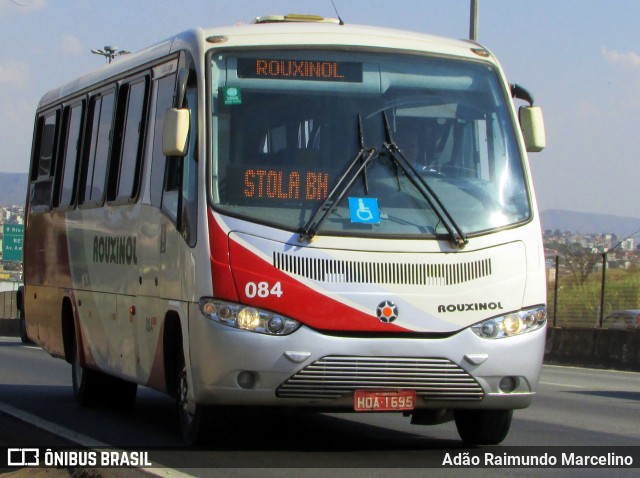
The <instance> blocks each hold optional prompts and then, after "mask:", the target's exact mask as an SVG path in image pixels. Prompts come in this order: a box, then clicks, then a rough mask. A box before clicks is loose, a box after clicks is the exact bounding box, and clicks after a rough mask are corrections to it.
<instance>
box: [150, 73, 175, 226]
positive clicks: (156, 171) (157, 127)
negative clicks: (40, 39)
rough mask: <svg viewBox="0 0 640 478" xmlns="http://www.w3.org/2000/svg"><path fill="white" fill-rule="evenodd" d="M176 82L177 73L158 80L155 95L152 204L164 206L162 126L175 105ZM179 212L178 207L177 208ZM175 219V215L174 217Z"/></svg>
mask: <svg viewBox="0 0 640 478" xmlns="http://www.w3.org/2000/svg"><path fill="white" fill-rule="evenodd" d="M175 84H176V75H175V73H174V74H172V75H169V76H165V77H164V78H160V79H159V80H157V82H156V95H155V103H156V107H155V113H154V116H155V122H154V127H153V157H152V160H151V191H150V193H151V204H152V205H154V206H156V207H158V208H159V207H161V206H162V193H163V189H164V188H163V186H164V177H165V162H166V158H165V156H164V154H162V128H163V126H164V114H165V112H166V111H167V110H168V109H169V108H171V107H172V106H173V91H174V89H175ZM176 214H177V209H176ZM173 219H174V220H175V217H174V218H173Z"/></svg>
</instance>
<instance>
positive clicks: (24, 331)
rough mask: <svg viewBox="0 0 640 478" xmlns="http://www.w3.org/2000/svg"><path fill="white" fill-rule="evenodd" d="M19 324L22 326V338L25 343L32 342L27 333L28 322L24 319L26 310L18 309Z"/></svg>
mask: <svg viewBox="0 0 640 478" xmlns="http://www.w3.org/2000/svg"><path fill="white" fill-rule="evenodd" d="M18 324H19V326H20V340H21V341H22V343H23V344H29V343H31V340H30V339H29V335H28V334H27V323H26V322H25V320H24V312H23V311H22V310H20V309H18Z"/></svg>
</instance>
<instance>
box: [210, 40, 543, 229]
mask: <svg viewBox="0 0 640 478" xmlns="http://www.w3.org/2000/svg"><path fill="white" fill-rule="evenodd" d="M212 70H213V74H212V78H213V80H214V85H213V88H212V92H213V106H212V110H213V116H214V118H213V122H212V124H213V129H214V130H213V145H214V152H213V160H214V164H213V166H212V171H213V176H214V177H213V181H212V185H213V191H212V194H213V201H214V204H215V206H216V208H217V209H218V210H220V211H221V212H224V213H226V214H230V215H233V216H236V217H241V218H244V219H247V220H250V221H253V222H259V223H263V224H269V225H272V226H274V227H279V228H283V229H286V230H291V231H299V230H300V229H301V228H302V227H304V225H305V224H307V223H308V221H309V220H310V218H312V216H313V215H314V214H315V213H316V212H317V210H318V208H320V207H321V205H322V204H323V203H325V205H326V202H327V201H326V199H327V196H328V195H329V194H330V192H331V191H332V189H333V188H334V187H335V186H336V184H338V183H339V181H340V178H341V177H343V176H344V174H345V171H346V168H347V167H348V166H349V164H350V163H352V162H353V160H354V158H355V157H356V156H357V155H358V153H359V151H360V150H361V149H362V147H365V148H367V150H368V151H374V156H375V157H374V158H373V159H372V160H371V161H370V162H369V164H368V165H367V167H366V168H365V169H364V171H363V172H362V174H360V175H359V177H358V178H356V180H355V181H354V182H353V184H352V185H351V186H350V187H348V188H346V189H345V190H344V193H345V194H344V197H343V198H342V199H341V200H340V201H339V202H337V203H336V204H331V212H330V213H329V214H328V215H327V217H326V219H325V220H324V221H323V223H322V226H321V227H320V231H319V234H325V235H331V234H334V235H344V234H347V235H348V234H357V235H371V236H397V235H402V236H420V237H425V236H431V237H435V236H436V235H442V234H446V230H445V228H444V226H443V224H442V221H441V220H440V218H439V216H438V214H436V212H435V211H434V210H433V208H432V205H431V204H430V203H429V201H428V200H427V198H425V195H424V194H422V193H421V192H420V191H419V189H418V188H416V186H415V184H414V183H413V182H412V181H410V178H408V177H407V176H408V175H407V174H406V172H404V171H402V170H399V169H398V167H397V165H396V164H394V161H393V159H392V158H391V156H390V155H389V154H388V151H386V150H385V148H384V146H383V145H384V143H385V142H388V140H389V135H391V137H392V140H393V142H395V144H397V146H398V147H399V149H400V151H401V152H402V154H403V156H404V157H405V158H406V159H407V160H408V161H409V162H410V163H411V165H412V167H413V168H414V170H415V171H417V172H418V173H419V174H420V175H421V177H422V178H423V179H424V180H425V182H426V183H427V184H428V185H429V187H430V188H431V189H432V190H433V192H434V193H435V194H436V195H437V196H438V198H439V199H440V200H441V202H442V204H443V206H444V207H445V208H446V210H447V211H448V213H449V214H450V215H451V217H452V218H453V219H454V220H455V222H456V223H457V224H458V225H459V227H460V229H462V230H463V231H464V233H465V234H478V233H482V232H486V231H490V230H494V229H496V228H500V227H504V226H509V225H512V224H517V223H519V222H523V221H526V220H528V218H529V217H530V204H529V194H528V191H527V188H526V185H525V184H526V182H525V179H524V172H523V167H522V157H521V154H520V152H519V150H518V148H517V145H516V140H515V132H514V129H513V128H514V126H513V123H512V120H511V118H510V116H509V114H508V106H507V104H508V103H507V102H508V101H509V100H508V98H507V97H506V96H505V91H504V90H503V88H502V87H501V85H500V83H499V81H498V74H497V73H496V71H494V69H493V68H492V67H490V66H488V65H486V64H483V63H476V62H468V61H460V60H447V59H442V58H429V57H424V56H400V55H386V54H372V53H344V52H318V51H285V52H242V53H233V54H228V55H223V54H215V55H213V56H212ZM385 121H387V123H388V128H386V129H385V126H384V124H385ZM358 208H360V211H362V210H363V209H362V208H367V209H369V210H370V211H372V212H373V213H374V214H372V215H371V217H370V218H369V219H368V220H361V218H359V217H358V215H357V212H358ZM367 217H369V215H368V214H367Z"/></svg>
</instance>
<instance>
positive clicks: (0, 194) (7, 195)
mask: <svg viewBox="0 0 640 478" xmlns="http://www.w3.org/2000/svg"><path fill="white" fill-rule="evenodd" d="M26 197H27V174H26V173H0V206H14V205H15V206H24V203H25V199H26Z"/></svg>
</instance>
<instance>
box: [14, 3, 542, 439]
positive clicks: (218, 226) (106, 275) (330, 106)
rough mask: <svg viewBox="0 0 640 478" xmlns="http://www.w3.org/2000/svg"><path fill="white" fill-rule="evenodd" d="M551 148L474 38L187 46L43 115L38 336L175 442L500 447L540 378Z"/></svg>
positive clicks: (33, 267)
mask: <svg viewBox="0 0 640 478" xmlns="http://www.w3.org/2000/svg"><path fill="white" fill-rule="evenodd" d="M517 105H519V106H517ZM544 143H545V137H544V129H543V123H542V115H541V111H540V108H539V107H538V106H534V105H533V99H532V97H531V95H530V94H528V92H527V90H525V89H524V88H522V87H520V86H517V85H516V84H510V83H508V82H507V81H506V79H505V75H504V73H503V71H502V69H501V67H500V65H499V63H498V62H497V60H496V59H495V58H494V55H493V54H492V53H491V52H490V51H489V50H488V49H486V48H485V47H483V46H481V45H479V44H477V43H475V42H471V41H464V40H460V41H458V40H449V39H443V38H438V37H434V36H429V35H424V34H418V33H411V32H405V31H396V30H392V29H382V28H373V27H365V26H356V25H345V24H343V22H341V21H337V20H331V19H325V18H322V17H316V16H305V15H287V16H268V17H258V18H257V19H256V21H255V22H254V23H252V24H248V25H236V26H230V27H220V28H214V29H193V30H190V31H187V32H184V33H181V34H179V35H176V36H174V37H171V38H169V39H167V40H165V41H162V42H160V43H158V44H156V45H154V46H152V47H150V48H148V49H145V50H143V51H140V52H138V53H133V54H128V55H126V56H121V57H120V58H119V59H117V60H116V61H114V62H113V63H110V64H108V65H104V67H102V68H101V69H99V70H97V71H95V72H92V73H89V74H87V75H85V76H82V77H80V78H77V79H75V80H73V81H71V82H70V83H68V84H66V85H64V86H62V87H60V88H57V89H54V90H52V91H50V92H48V93H46V94H45V95H44V96H43V97H42V99H41V100H40V102H39V105H38V107H37V112H36V117H35V128H34V135H33V149H32V158H31V166H30V172H29V193H28V199H27V209H26V226H25V238H24V279H25V281H24V282H25V289H24V307H25V317H26V330H27V334H28V336H29V338H30V339H31V340H33V341H34V342H35V343H37V344H39V345H40V346H41V347H43V348H44V349H45V350H46V351H48V352H49V354H51V355H52V356H54V357H57V358H62V359H64V360H66V361H67V362H68V363H70V364H71V378H72V383H73V393H74V396H75V399H76V400H77V402H78V403H79V404H80V405H82V406H99V405H117V406H131V405H132V404H133V403H134V401H135V398H136V393H137V387H138V386H139V385H142V386H146V387H150V388H153V389H156V390H159V391H163V392H166V393H167V394H168V395H170V396H172V397H175V404H176V406H175V408H176V410H177V415H178V424H179V426H178V427H177V428H178V429H179V431H180V434H181V436H182V437H183V438H184V440H185V442H187V443H192V442H194V441H195V440H197V439H198V438H199V437H200V436H201V434H202V433H203V431H205V430H207V429H209V427H208V426H206V425H205V424H206V423H207V422H208V420H211V417H212V416H215V413H216V412H218V413H219V412H220V411H221V410H225V407H230V406H234V407H237V406H240V407H242V406H245V407H256V406H264V407H310V408H313V409H316V410H321V411H322V410H324V411H327V410H333V411H337V412H339V411H344V412H354V413H356V412H357V413H371V412H380V413H402V414H404V415H405V416H407V417H410V419H411V422H412V423H414V424H418V425H429V424H436V423H443V422H446V421H451V420H453V421H455V425H456V427H457V430H458V432H459V434H460V437H461V439H462V440H463V441H464V442H465V443H469V444H493V443H499V442H501V441H502V440H504V438H505V437H506V435H507V433H508V430H509V427H510V424H511V420H512V414H513V410H515V409H521V408H525V407H527V406H528V405H529V404H530V403H531V401H532V399H533V397H534V395H535V392H536V387H537V384H538V380H539V375H540V370H541V363H542V358H543V351H544V342H545V329H546V308H545V302H546V288H545V273H544V270H545V262H544V256H543V244H542V238H541V229H540V217H539V214H538V211H537V209H536V202H535V197H534V192H533V188H532V180H531V172H530V169H529V166H528V160H527V152H528V151H539V150H541V149H542V148H543V147H544Z"/></svg>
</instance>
